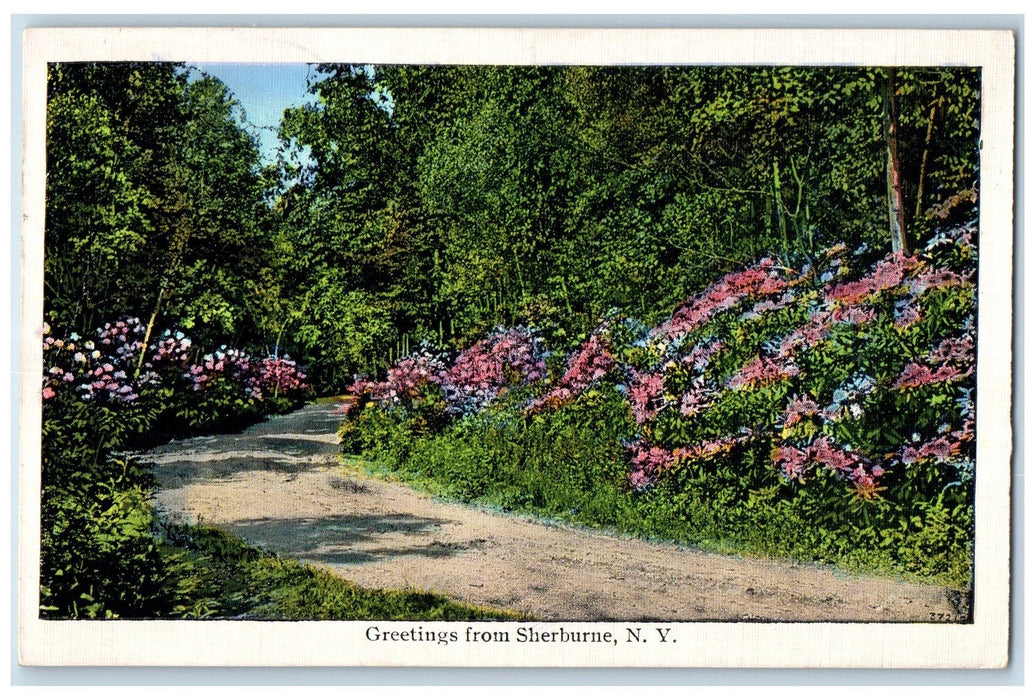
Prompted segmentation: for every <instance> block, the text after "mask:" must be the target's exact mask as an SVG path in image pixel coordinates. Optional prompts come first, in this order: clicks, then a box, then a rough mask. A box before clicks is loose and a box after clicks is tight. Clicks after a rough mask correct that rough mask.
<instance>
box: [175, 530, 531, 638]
mask: <svg viewBox="0 0 1035 700" xmlns="http://www.w3.org/2000/svg"><path fill="white" fill-rule="evenodd" d="M166 540H167V543H168V544H167V553H166V555H167V557H169V558H171V559H175V560H176V561H177V562H178V563H179V566H180V568H181V570H182V571H181V573H180V577H179V581H180V589H179V591H178V593H179V599H178V601H177V608H176V610H177V613H179V614H182V615H183V616H185V617H197V618H202V619H209V620H212V619H234V620H510V619H520V617H519V616H518V615H516V614H514V613H510V612H507V611H504V610H497V609H492V608H486V607H479V606H471V605H465V604H462V603H458V602H456V601H454V600H452V599H450V598H446V597H445V596H441V595H436V594H433V593H427V592H423V591H411V590H404V591H395V590H368V589H363V588H359V587H358V586H356V585H354V584H352V583H349V582H348V581H345V580H343V579H340V578H338V577H337V576H333V575H331V574H329V573H328V572H326V571H322V570H320V569H315V568H312V567H309V566H306V565H303V564H301V563H299V562H295V561H291V560H286V559H280V558H279V557H277V556H275V555H273V554H270V553H267V552H263V551H261V550H258V549H256V548H254V547H250V546H248V545H246V544H245V543H244V542H242V541H241V540H239V539H238V538H236V537H234V536H232V535H228V534H226V533H224V532H221V531H219V530H215V529H213V528H206V527H195V526H191V527H188V526H177V527H172V528H170V529H169V530H168V532H167V534H166Z"/></svg>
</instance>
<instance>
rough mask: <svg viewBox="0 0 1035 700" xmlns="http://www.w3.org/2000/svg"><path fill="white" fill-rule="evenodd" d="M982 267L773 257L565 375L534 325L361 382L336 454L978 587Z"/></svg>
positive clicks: (834, 255)
mask: <svg viewBox="0 0 1035 700" xmlns="http://www.w3.org/2000/svg"><path fill="white" fill-rule="evenodd" d="M975 260H976V249H975V245H974V233H973V230H972V229H970V228H961V229H955V230H952V231H948V232H944V233H942V234H939V235H938V236H937V237H936V238H934V239H933V240H932V241H931V243H930V244H929V245H928V246H927V247H926V248H924V249H922V250H919V251H917V252H915V253H913V254H908V255H907V254H902V253H895V254H891V255H888V256H886V257H884V258H882V259H873V257H872V256H869V255H868V253H867V251H866V250H865V248H860V249H858V250H856V251H851V252H850V251H848V250H847V249H846V248H845V247H844V246H836V247H834V248H832V249H830V250H828V251H826V252H825V253H823V254H822V255H820V256H818V257H817V258H816V260H815V261H814V262H812V263H810V264H807V265H804V266H802V267H800V268H799V269H790V268H788V267H784V266H781V265H779V264H777V263H776V262H775V261H773V260H769V259H766V260H763V261H761V262H760V263H758V264H756V265H753V266H751V267H748V268H747V269H745V270H742V271H735V272H732V273H729V274H727V275H725V276H724V277H722V278H721V279H719V280H718V281H717V282H716V283H715V284H713V285H711V286H710V287H708V288H707V289H705V290H703V291H702V292H700V293H699V294H697V295H695V296H693V297H692V298H690V299H688V300H687V301H686V302H685V303H684V304H682V305H680V306H679V307H678V308H677V309H676V310H675V311H674V312H673V313H672V314H671V315H670V316H669V317H668V318H666V319H663V320H662V321H661V322H660V323H658V324H657V325H655V326H654V327H648V326H646V325H644V324H642V323H640V322H638V321H636V320H635V319H632V318H628V317H622V316H621V315H619V314H613V315H611V316H610V317H609V318H608V319H607V320H606V321H604V322H603V323H601V324H600V326H598V327H597V328H596V329H595V330H594V331H593V332H592V333H590V334H589V335H588V336H587V337H586V339H585V340H584V341H583V342H581V344H579V345H578V346H576V347H575V348H574V349H573V350H572V352H571V353H570V355H568V357H567V358H566V361H565V362H563V363H562V362H552V363H551V364H550V368H551V369H550V371H547V368H546V365H545V363H544V362H543V358H545V357H546V353H545V352H544V351H543V349H542V347H541V344H540V343H539V342H538V340H537V337H536V336H535V335H534V334H532V333H531V332H530V331H527V330H523V329H515V330H512V331H497V332H496V333H494V334H493V335H492V336H490V337H489V338H487V339H485V340H483V341H482V342H480V343H478V344H476V345H474V346H473V347H471V348H469V349H468V350H465V351H464V352H462V353H460V355H459V356H457V357H456V359H455V360H453V361H452V362H450V361H449V358H447V357H446V356H444V355H433V354H431V353H430V352H428V351H427V350H424V351H421V352H420V353H417V354H416V355H413V356H411V357H409V358H406V359H405V360H402V361H401V362H399V363H398V364H396V365H395V366H394V367H393V368H391V369H390V370H389V372H388V375H387V377H386V378H385V379H384V380H383V381H380V382H372V381H365V380H364V381H361V382H358V383H357V385H356V386H355V388H354V390H355V391H356V393H357V394H358V395H360V396H361V400H360V401H358V402H357V404H356V405H361V406H363V408H364V410H362V411H359V412H357V413H353V414H352V415H350V416H349V417H348V418H347V420H346V423H345V425H344V426H343V428H342V436H343V443H342V444H343V447H344V449H347V450H350V449H354V450H362V451H363V453H364V454H365V455H369V456H370V457H371V458H372V459H375V460H377V461H378V462H380V463H383V464H385V465H386V468H389V469H392V470H396V471H398V472H399V473H401V474H403V475H406V474H411V475H416V476H417V477H418V478H420V479H422V480H425V479H427V478H429V477H430V478H432V479H435V480H438V481H437V483H441V485H442V488H443V489H444V492H446V493H448V494H451V495H453V496H455V497H460V498H483V499H489V502H490V503H493V504H497V505H501V506H502V507H516V508H521V509H525V508H531V509H532V510H537V511H538V510H541V511H542V512H545V513H548V514H549V515H551V516H552V517H561V518H571V519H575V520H577V521H579V522H582V523H585V524H589V525H604V526H607V527H617V528H618V529H624V530H625V531H629V532H636V533H643V532H653V533H655V534H658V535H660V536H664V537H672V538H675V539H681V540H686V541H690V542H698V541H702V542H705V541H707V542H714V541H727V542H742V543H743V546H744V547H745V548H746V549H756V551H765V552H769V553H781V554H784V555H789V556H795V557H798V556H805V557H816V558H820V559H825V560H827V561H835V562H836V561H842V559H845V560H851V561H855V562H858V561H863V560H867V561H872V562H877V563H876V564H875V565H876V566H884V564H885V563H886V562H889V561H892V562H894V566H896V567H899V568H898V569H897V570H899V571H910V572H917V573H921V574H924V575H937V576H942V575H945V576H948V577H949V578H950V579H951V580H952V581H954V582H955V583H956V584H957V585H968V584H967V583H966V581H967V580H968V579H967V577H968V576H969V571H970V568H969V567H970V563H969V562H970V559H969V558H968V557H969V555H968V547H969V546H970V545H971V543H972V541H973V478H974V469H975V405H974V400H973V397H974V393H975V364H976V335H975V330H976V329H975V326H976V308H975V307H976V289H975V279H974V274H975V264H974V263H975ZM517 388H520V389H521V390H520V391H513V390H514V389H517ZM505 390H510V391H507V392H506V393H507V395H508V396H509V399H508V400H507V401H497V399H499V398H500V397H501V396H502V395H503V394H504V392H505ZM494 402H496V403H494ZM367 407H376V408H377V410H372V411H367V410H365V409H366V408H367ZM485 409H490V410H488V411H487V410H485ZM467 416H469V417H470V419H465V417H467ZM346 436H347V437H348V440H345V438H346Z"/></svg>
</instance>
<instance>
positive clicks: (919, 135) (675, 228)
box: [46, 63, 980, 391]
mask: <svg viewBox="0 0 1035 700" xmlns="http://www.w3.org/2000/svg"><path fill="white" fill-rule="evenodd" d="M979 88H980V74H979V72H978V71H976V70H972V69H947V68H939V69H934V68H930V69H905V68H900V69H897V70H896V71H890V70H886V69H880V68H843V67H839V68H821V67H758V66H739V67H714V66H709V67H704V66H639V67H600V66H567V67H541V66H391V65H386V66H358V65H320V66H318V68H317V70H316V71H315V72H314V76H313V78H312V79H311V84H310V91H311V93H312V95H313V97H314V101H313V102H312V104H310V105H307V106H303V107H298V108H292V109H289V110H287V112H286V113H285V114H284V119H283V121H282V124H281V138H282V139H283V143H284V147H283V148H282V151H281V154H282V157H281V159H280V161H279V163H278V164H277V167H276V168H275V170H276V172H275V174H273V176H272V177H271V174H272V173H273V170H274V169H272V168H267V170H266V171H264V170H263V169H262V163H261V162H260V157H259V152H258V149H257V146H256V142H255V140H254V139H253V138H252V137H251V136H249V135H248V133H247V131H246V130H245V129H244V128H243V127H242V125H241V119H240V113H239V112H240V110H239V107H238V105H237V104H236V103H235V101H234V98H233V97H232V95H230V94H229V93H228V91H227V89H226V88H225V86H223V85H222V84H221V83H220V82H218V81H217V80H215V79H213V78H210V77H207V76H204V75H199V74H198V73H197V71H190V70H187V69H186V68H184V67H183V66H180V65H176V64H168V63H135V64H134V63H120V64H54V65H52V66H51V68H50V74H49V96H48V99H49V102H48V131H47V134H48V192H47V230H46V285H47V290H46V314H47V318H48V320H49V321H50V322H51V323H52V324H54V325H56V326H57V327H59V328H62V329H68V330H73V331H74V330H78V331H86V330H90V329H92V328H93V327H94V325H96V324H97V323H98V322H100V321H102V320H104V319H107V318H111V317H113V316H116V315H122V314H128V315H134V316H138V317H139V318H141V319H143V321H144V322H145V323H147V322H148V321H153V323H154V326H155V329H156V330H157V329H158V328H163V327H174V326H176V327H183V328H198V329H199V330H198V331H197V332H198V333H202V334H207V335H209V336H211V338H210V340H212V341H222V342H226V341H231V340H233V341H235V342H238V343H244V344H251V345H255V346H261V347H262V349H264V350H266V351H269V352H274V353H280V352H290V353H292V354H293V355H296V356H299V357H300V359H302V360H303V361H304V362H305V363H306V364H307V365H308V366H309V368H310V370H311V376H312V377H313V378H314V380H315V381H316V382H317V383H318V384H319V385H321V386H322V387H323V389H324V390H328V391H330V390H339V389H341V388H343V387H344V386H345V385H346V384H347V383H348V382H349V381H350V378H351V376H352V375H353V374H354V373H357V372H359V373H367V374H372V373H375V372H376V371H378V370H379V369H381V368H383V367H385V366H386V365H387V364H388V363H389V362H390V361H392V360H394V359H396V358H398V357H399V356H400V355H402V354H405V353H406V352H407V351H408V350H410V349H412V348H414V347H416V345H417V344H418V343H420V342H422V341H427V342H430V343H433V344H434V345H437V346H440V347H456V346H458V345H461V344H465V343H469V342H470V341H472V340H473V339H476V338H478V337H481V336H482V335H484V333H485V332H486V331H488V330H490V329H491V328H493V327H494V326H496V325H498V324H506V325H512V324H516V323H526V324H533V325H535V326H537V327H538V328H540V329H541V330H542V331H543V333H544V334H545V336H546V337H547V338H548V340H549V341H550V342H551V343H552V344H553V345H554V346H555V347H557V348H558V349H564V348H565V347H570V344H571V343H573V342H574V341H575V339H576V338H577V337H578V336H579V335H580V334H583V333H585V332H586V331H587V330H589V329H590V328H592V327H593V326H594V325H595V324H596V322H597V321H598V319H599V318H600V317H601V316H602V315H604V314H606V313H607V312H608V311H609V310H611V309H614V308H620V309H624V310H626V311H628V312H630V313H634V314H636V315H638V316H640V317H641V318H644V319H645V320H650V319H656V318H658V317H660V316H661V315H663V314H665V313H667V311H669V310H670V309H671V308H673V307H674V306H675V305H677V304H678V303H679V302H680V301H682V300H683V299H685V298H687V297H688V296H690V295H692V294H693V293H695V292H697V291H698V290H700V289H701V288H703V287H704V286H705V285H706V284H707V282H708V281H710V280H712V279H714V278H715V277H716V275H717V274H722V273H725V272H728V271H730V270H733V269H735V268H737V267H738V266H741V265H743V264H745V263H747V262H748V261H750V260H753V259H756V258H758V257H759V256H760V255H761V254H763V253H768V254H774V253H775V254H776V255H778V256H779V257H780V258H782V260H783V262H784V263H785V264H787V265H799V264H801V263H802V262H805V261H808V260H810V259H811V258H812V257H813V256H814V255H815V254H816V252H817V251H819V250H821V249H823V248H826V247H828V246H829V245H831V244H833V243H836V242H843V243H845V244H847V245H848V246H850V247H852V248H853V249H854V248H857V247H858V246H860V245H863V244H865V245H867V246H868V247H869V249H870V250H871V251H872V252H873V256H874V258H876V257H877V256H879V255H881V254H883V253H884V252H886V251H887V250H889V249H890V247H891V245H892V241H891V239H890V233H889V231H890V228H889V226H890V216H891V215H890V213H889V211H890V210H889V206H888V204H889V201H891V198H892V196H893V195H894V196H895V197H897V201H898V202H899V207H898V208H899V210H900V212H901V216H902V220H903V224H904V228H905V229H906V231H907V232H908V234H909V236H910V237H911V239H912V240H914V241H916V242H917V243H918V244H922V243H923V241H924V239H925V237H926V236H928V234H929V233H930V231H931V228H932V221H941V220H943V219H945V218H947V217H955V218H962V217H966V216H968V215H969V211H970V210H971V209H972V208H973V206H974V204H973V203H974V202H975V201H976V198H977V184H978V182H977V180H978V157H979V150H978V149H979V142H978V137H979V129H978V116H979V114H978V110H979V101H978V94H979ZM889 90H890V97H892V98H894V99H893V100H892V101H891V102H892V103H893V104H892V105H891V106H893V108H894V109H893V110H889V108H888V107H889V100H888V98H889ZM891 133H893V135H894V144H893V145H894V150H895V152H896V154H897V161H896V162H897V163H898V168H897V169H895V172H896V173H898V176H897V179H896V180H895V183H896V184H895V185H894V187H892V186H891V185H890V184H889V183H890V182H891V178H889V176H888V173H889V172H891V170H890V169H889V163H890V160H889V157H888V153H889V144H890V143H891V140H890V139H889V134H891ZM201 329H203V330H201Z"/></svg>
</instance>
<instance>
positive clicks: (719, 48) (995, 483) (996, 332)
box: [18, 27, 1014, 668]
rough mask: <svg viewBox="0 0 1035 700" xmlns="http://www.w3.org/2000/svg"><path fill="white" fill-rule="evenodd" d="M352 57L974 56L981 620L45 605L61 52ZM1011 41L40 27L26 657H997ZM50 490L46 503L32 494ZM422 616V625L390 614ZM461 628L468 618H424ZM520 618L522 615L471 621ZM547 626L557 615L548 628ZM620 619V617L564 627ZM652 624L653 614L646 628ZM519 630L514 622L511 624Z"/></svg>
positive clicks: (905, 61) (943, 35)
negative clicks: (49, 336)
mask: <svg viewBox="0 0 1035 700" xmlns="http://www.w3.org/2000/svg"><path fill="white" fill-rule="evenodd" d="M73 60H92V61H105V60H167V61H205V62H220V61H226V62H351V63H468V64H506V63H544V64H551V63H553V64H565V63H588V64H633V63H637V64H638V63H662V64H664V63H672V64H716V65H718V64H770V65H772V64H823V65H875V66H877V65H970V66H979V67H981V68H982V70H983V76H984V81H983V92H982V140H983V148H982V162H981V184H982V190H981V218H980V227H981V228H980V231H981V239H980V244H981V249H980V263H979V283H978V290H979V301H978V308H979V315H978V338H979V348H978V411H977V422H978V425H977V435H978V443H977V450H978V468H977V471H976V486H975V488H976V494H977V497H976V498H977V505H976V530H977V542H976V565H975V585H974V590H975V601H974V622H973V623H972V624H920V623H908V624H907V623H895V624H883V623H809V624H799V623H668V624H666V626H670V627H672V628H673V633H672V636H673V637H675V638H676V639H678V643H677V644H674V645H671V646H669V645H665V646H660V645H633V646H631V647H626V646H625V645H622V644H620V645H619V646H618V647H615V648H604V649H596V648H592V647H582V646H580V647H576V648H572V647H570V646H567V645H566V646H558V647H552V646H551V645H545V646H540V647H538V648H537V647H535V646H531V645H520V644H517V643H511V644H508V645H498V646H495V647H483V646H471V645H466V644H463V643H460V644H451V645H447V646H438V645H434V646H431V647H429V646H426V645H419V646H418V645H413V644H407V643H402V642H398V643H378V644H374V643H371V642H368V641H367V640H366V638H365V636H364V632H365V629H366V628H367V627H368V626H369V623H365V622H318V623H312V622H284V623H279V622H215V621H212V622H186V621H154V622H150V621H146V622H145V621H118V622H89V621H46V620H40V619H39V618H38V611H37V596H38V581H39V516H40V513H39V497H38V494H39V487H40V475H39V464H40V452H39V448H40V445H39V435H40V398H39V391H38V386H39V385H38V382H37V381H36V378H37V377H39V376H40V374H41V372H42V357H41V354H40V352H39V338H38V336H37V335H35V334H34V333H33V332H32V329H35V328H37V327H38V326H39V325H40V323H41V318H42V288H43V236H42V233H43V214H44V174H45V129H44V125H45V120H44V115H45V113H46V89H45V88H46V64H47V63H48V62H55V61H73ZM1013 71H1014V44H1013V35H1012V33H1011V32H1008V31H972V30H857V29H842V30H818V29H817V30H795V29H706V30H694V29H585V30H583V29H556V30H554V29H416V28H409V29H389V28H362V29H330V28H320V29H280V28H278V29H238V28H219V29H216V28H191V29H175V28H146V29H140V28H125V27H124V28H117V29H107V28H78V29H29V30H27V31H26V32H25V34H24V53H23V73H22V77H23V137H24V138H23V161H22V163H23V180H22V183H23V190H22V191H23V200H22V207H23V211H22V248H21V251H22V299H21V301H22V303H21V323H20V328H21V329H22V334H21V338H20V339H19V343H20V360H21V361H20V370H21V372H20V374H21V377H22V378H24V381H23V382H22V386H20V394H19V404H18V406H19V415H20V442H19V451H18V454H19V468H20V472H19V483H18V493H19V532H20V533H21V538H20V540H19V542H18V550H19V551H18V555H19V596H18V613H19V615H18V616H19V627H18V630H19V660H20V662H21V663H23V664H28V665H126V666H139V665H150V666H197V665H201V666H472V667H474V666H535V667H571V666H575V667H597V666H601V667H603V666H606V667H711V668H731V667H803V666H804V667H817V668H819V667H823V668H998V667H1002V666H1003V665H1005V663H1006V661H1007V646H1008V638H1009V577H1010V567H1009V562H1010V458H1011V437H1012V436H1011V427H1010V426H1011V422H1010V421H1011V416H1010V405H1011V401H1010V398H1011V383H1012V374H1011V329H1012V300H1013V296H1012V277H1011V275H1010V274H1006V272H1005V271H1007V270H1011V271H1012V269H1013V264H1012V242H1013V220H1012V206H1013V202H1012V196H1013V133H1014V132H1013V126H1014V125H1013V113H1014V95H1013V89H1014V80H1013ZM34 494H35V496H34ZM378 626H379V627H381V628H382V629H398V630H403V629H409V628H410V627H411V626H413V625H411V624H410V623H378ZM422 626H423V627H424V628H425V629H426V630H435V629H449V630H453V629H456V630H459V631H460V632H461V636H462V632H463V629H464V628H465V627H466V626H467V624H466V623H422ZM471 626H474V627H482V626H487V627H490V628H492V629H497V630H499V629H511V630H513V629H514V628H515V627H516V626H517V623H475V624H474V625H471ZM536 626H537V627H540V628H543V629H555V628H558V627H560V626H561V625H559V624H556V625H555V624H552V623H537V624H536ZM564 626H566V627H567V628H568V629H571V628H573V627H577V628H579V629H583V628H586V627H593V628H594V629H600V630H604V629H609V630H611V631H612V633H613V634H616V635H618V636H619V638H624V630H625V628H626V627H628V626H631V625H626V624H623V623H586V624H577V625H576V624H571V623H566V624H565V625H564ZM640 626H643V627H649V626H648V625H640ZM512 636H513V634H512Z"/></svg>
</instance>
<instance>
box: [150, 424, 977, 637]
mask: <svg viewBox="0 0 1035 700" xmlns="http://www.w3.org/2000/svg"><path fill="white" fill-rule="evenodd" d="M333 410H334V407H333V406H328V405H310V406H307V407H305V408H302V409H301V410H299V411H296V412H295V413H292V414H290V415H286V416H280V417H276V418H273V419H271V420H269V421H267V422H265V423H261V424H259V425H255V426H253V427H251V428H249V429H247V430H245V431H244V432H243V433H240V434H236V435H219V436H212V437H202V438H191V439H187V440H179V441H174V442H172V443H169V444H167V445H164V446H162V447H159V448H157V449H154V450H152V451H150V452H148V453H147V454H146V455H144V459H145V460H147V461H150V462H152V463H153V465H154V466H153V468H154V471H155V474H156V476H157V478H158V481H159V490H158V493H157V496H156V499H157V502H158V505H159V507H160V508H161V509H162V510H164V511H166V512H167V514H168V515H169V517H171V518H173V519H186V520H188V521H191V522H198V521H200V522H203V523H205V524H208V525H213V526H217V527H219V528H221V529H224V530H227V531H229V532H232V533H234V534H236V535H238V536H240V537H242V538H243V539H244V540H246V541H247V542H249V543H252V544H254V545H257V546H260V547H263V548H265V549H269V550H272V551H275V552H277V553H279V554H281V555H283V556H286V557H292V558H297V559H300V560H303V561H305V562H308V563H311V564H314V565H317V566H321V567H325V568H328V569H330V570H332V571H334V572H335V573H337V574H339V575H341V576H342V577H344V578H347V579H349V580H351V581H354V582H355V583H357V584H359V585H361V586H364V587H367V588H407V587H409V588H415V589H422V590H433V591H436V592H439V593H444V594H447V595H449V596H452V597H454V598H457V599H460V600H463V601H466V602H470V603H475V604H483V605H492V606H498V607H504V608H508V609H511V610H519V611H523V612H525V613H528V614H530V615H532V616H533V617H535V618H537V619H541V620H595V621H603V620H628V621H635V620H672V621H676V620H781V621H814V620H825V621H860V622H861V621H925V622H926V621H930V620H954V619H957V618H958V615H959V613H958V612H957V610H956V607H955V606H954V600H953V594H952V593H951V592H949V591H948V590H946V589H944V588H939V587H935V586H921V585H916V584H911V583H904V582H901V581H894V580H887V579H881V578H873V577H861V576H847V575H844V574H841V573H838V572H836V571H834V570H833V569H829V568H823V567H816V566H811V565H803V564H793V563H787V562H777V561H767V560H754V559H739V558H733V557H724V556H719V555H714V554H708V553H702V552H698V551H694V550H691V549H687V548H684V547H678V546H674V545H670V544H658V543H650V542H644V541H641V540H636V539H626V538H620V537H615V536H609V535H604V534H600V533H597V532H591V531H587V530H583V529H578V528H571V527H564V526H557V525H550V524H544V523H541V522H538V521H534V520H531V519H528V518H524V517H518V516H511V515H505V514H499V513H493V512H487V511H484V510H479V509H476V508H471V507H467V506H462V505H457V504H452V503H443V502H440V501H438V500H435V499H434V498H432V497H430V496H428V495H425V494H421V493H419V492H417V491H415V490H413V489H412V488H410V487H408V486H405V485H403V484H400V483H394V482H387V481H383V480H381V479H377V478H374V477H371V476H368V475H366V474H365V473H363V472H362V471H361V470H360V469H359V468H357V467H354V466H350V465H347V464H344V463H343V462H342V461H341V460H340V459H339V457H338V450H337V447H336V442H337V436H336V434H335V431H336V428H337V425H338V422H339V418H338V416H336V415H334V414H333Z"/></svg>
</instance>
